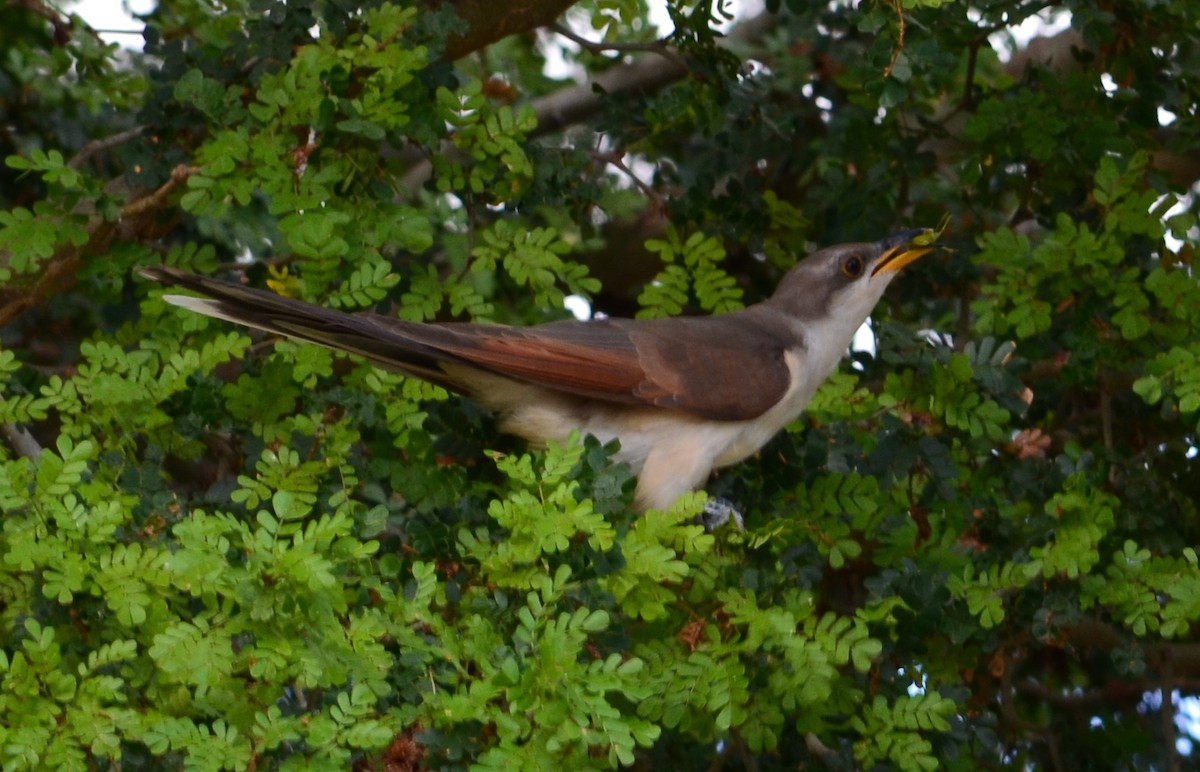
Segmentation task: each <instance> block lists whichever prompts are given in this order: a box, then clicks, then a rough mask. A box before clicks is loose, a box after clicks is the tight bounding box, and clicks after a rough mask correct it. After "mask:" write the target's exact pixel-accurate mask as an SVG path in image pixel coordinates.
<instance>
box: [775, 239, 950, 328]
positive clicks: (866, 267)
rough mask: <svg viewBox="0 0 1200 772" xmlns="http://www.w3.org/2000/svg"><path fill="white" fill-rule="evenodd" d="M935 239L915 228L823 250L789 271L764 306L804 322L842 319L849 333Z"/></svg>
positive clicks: (927, 250) (929, 248) (930, 248)
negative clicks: (873, 239) (875, 239)
mask: <svg viewBox="0 0 1200 772" xmlns="http://www.w3.org/2000/svg"><path fill="white" fill-rule="evenodd" d="M936 237H937V234H936V233H935V232H934V231H932V230H929V229H926V228H918V229H914V230H908V231H904V232H902V233H897V234H896V235H894V236H889V237H888V238H886V239H883V240H881V241H875V242H864V243H861V244H838V245H837V246H832V247H827V248H825V249H822V250H821V251H819V252H814V253H813V254H811V255H809V256H808V257H807V258H805V259H804V260H801V261H800V262H799V263H797V264H796V265H795V267H793V268H792V270H790V271H788V274H787V275H786V276H785V277H784V278H783V281H782V282H780V283H779V287H778V289H776V290H775V294H774V295H772V296H771V299H770V300H769V301H767V302H768V303H770V304H771V305H773V306H775V307H777V308H779V309H781V310H783V311H785V312H786V313H788V314H789V315H791V316H794V317H797V318H798V319H800V320H801V321H804V322H813V321H817V320H825V321H829V320H831V319H832V318H834V317H837V318H838V319H845V325H846V326H849V327H850V332H851V334H853V331H854V330H856V329H858V327H859V325H861V324H862V323H863V321H864V320H865V319H866V318H867V316H868V315H869V314H870V313H871V310H872V309H873V308H875V304H876V303H878V302H879V298H880V297H882V296H883V291H884V290H885V289H887V286H888V284H890V283H891V282H892V279H894V278H895V277H896V276H897V274H899V272H900V269H901V268H903V267H904V266H906V265H908V264H909V263H911V262H913V261H914V260H917V259H918V258H920V257H921V256H923V255H925V254H927V253H928V252H930V251H931V250H932V249H933V247H931V246H929V245H930V244H931V243H932V242H933V240H934V239H936Z"/></svg>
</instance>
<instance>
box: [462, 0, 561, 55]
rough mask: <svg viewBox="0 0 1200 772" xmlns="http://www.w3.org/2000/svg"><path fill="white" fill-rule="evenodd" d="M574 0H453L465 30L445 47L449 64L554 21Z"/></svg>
mask: <svg viewBox="0 0 1200 772" xmlns="http://www.w3.org/2000/svg"><path fill="white" fill-rule="evenodd" d="M576 1H577V0H508V2H504V3H497V2H495V0H452V4H453V6H454V9H455V11H457V13H458V16H459V18H461V19H462V20H463V21H465V22H466V23H467V31H466V32H464V33H463V34H461V35H458V36H456V37H453V38H451V39H450V40H449V42H448V43H447V44H446V51H445V58H446V59H447V60H448V61H454V60H456V59H461V58H462V57H464V56H466V55H467V54H469V53H471V52H472V51H478V50H479V49H481V48H483V47H484V46H487V45H490V44H492V43H495V42H496V41H497V40H503V39H504V38H506V37H508V36H509V35H516V34H519V33H521V32H528V31H530V30H533V29H537V28H538V27H545V26H546V25H548V24H551V23H553V22H554V20H555V19H557V18H558V17H559V16H561V15H562V13H563V11H565V10H567V9H568V8H570V7H571V6H572V5H574V4H575V3H576Z"/></svg>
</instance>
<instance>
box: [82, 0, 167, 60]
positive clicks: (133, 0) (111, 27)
mask: <svg viewBox="0 0 1200 772" xmlns="http://www.w3.org/2000/svg"><path fill="white" fill-rule="evenodd" d="M157 6H158V2H157V0H122V1H121V2H115V0H80V2H78V3H74V4H69V5H67V10H69V11H70V12H72V13H77V14H79V15H80V16H81V17H82V18H83V20H84V21H85V22H87V24H88V26H89V27H91V28H92V29H94V30H97V31H98V32H99V33H100V37H101V38H102V39H103V40H104V42H105V43H116V44H117V45H119V46H120V47H121V48H128V49H131V50H135V51H140V50H142V30H143V29H145V26H146V25H144V24H142V22H140V21H138V20H137V19H135V18H133V14H135V13H138V14H147V13H150V12H151V11H153V10H154V9H155V8H156V7H157Z"/></svg>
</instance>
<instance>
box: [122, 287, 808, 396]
mask: <svg viewBox="0 0 1200 772" xmlns="http://www.w3.org/2000/svg"><path fill="white" fill-rule="evenodd" d="M141 273H142V275H143V276H145V277H147V278H150V279H153V280H155V281H158V282H161V283H164V284H169V285H175V286H179V287H183V288H186V289H189V290H192V291H195V292H197V293H199V294H201V295H202V296H203V297H202V298H177V299H175V301H174V302H177V303H179V304H180V305H183V306H185V307H187V308H190V309H192V310H194V311H198V312H200V313H204V314H207V315H209V316H215V317H217V318H221V319H226V320H229V321H232V322H237V323H239V324H244V325H247V326H250V327H255V328H258V329H262V330H267V331H269V332H274V333H278V334H281V335H286V336H289V337H293V338H298V339H300V340H305V341H309V342H311V343H317V344H319V345H323V346H328V347H330V348H335V349H340V350H344V351H349V352H352V353H356V354H360V355H362V356H364V357H367V358H368V359H370V360H372V361H374V362H375V363H377V364H379V365H381V366H383V367H387V368H390V369H395V370H399V371H401V372H405V373H409V374H411V375H415V376H417V377H420V378H423V379H425V380H429V381H431V382H434V383H437V384H440V385H442V386H445V387H447V388H450V389H453V390H455V391H463V392H467V393H471V392H472V391H473V390H474V389H473V385H472V383H471V382H470V379H469V377H464V376H462V375H461V374H460V373H457V372H456V375H454V376H451V375H450V374H449V373H447V371H446V370H445V369H443V367H442V364H443V363H448V362H453V363H457V364H459V365H466V366H468V368H478V369H480V370H483V371H486V372H490V373H493V374H496V375H501V376H504V377H506V378H511V379H513V380H517V381H522V382H525V383H529V384H533V385H536V386H540V387H543V388H546V389H549V390H552V391H557V392H562V393H566V394H572V395H575V396H579V397H585V398H590V399H596V400H602V401H605V402H611V403H617V404H625V405H631V406H638V405H655V406H660V407H665V408H671V409H675V410H680V411H682V412H685V413H691V414H694V415H697V416H702V417H705V418H711V419H717V420H744V419H750V418H755V417H757V416H759V415H761V414H762V413H764V412H766V410H768V409H769V408H770V407H771V406H773V405H774V404H776V403H777V402H778V401H779V400H780V399H781V398H782V397H783V395H784V393H785V392H786V391H787V389H788V386H789V385H790V373H789V371H788V368H787V364H786V363H785V361H784V358H783V353H784V350H785V346H786V343H785V342H784V341H782V340H778V339H777V338H776V337H775V336H774V335H772V334H771V333H770V332H769V330H770V329H771V327H770V325H762V324H760V322H759V318H758V314H756V312H755V310H754V309H751V310H748V311H745V312H740V313H734V314H728V315H725V316H720V317H696V318H688V319H661V320H644V321H632V320H624V319H618V320H599V321H591V322H553V323H550V324H543V325H537V326H534V327H505V326H501V325H488V324H465V323H451V324H419V323H414V322H406V321H402V320H398V319H392V318H389V317H384V316H379V315H377V314H369V313H364V314H347V313H344V312H341V311H335V310H332V309H328V308H323V307H320V306H315V305H312V304H309V303H304V302H301V301H298V300H293V299H291V298H285V297H282V296H279V295H275V294H273V293H270V292H263V291H261V290H255V289H250V288H248V287H242V286H239V285H236V284H230V283H227V282H223V281H218V280H215V279H207V278H204V277H199V276H195V275H192V274H188V273H185V272H183V271H178V270H176V269H172V268H165V267H159V268H146V269H142V270H141Z"/></svg>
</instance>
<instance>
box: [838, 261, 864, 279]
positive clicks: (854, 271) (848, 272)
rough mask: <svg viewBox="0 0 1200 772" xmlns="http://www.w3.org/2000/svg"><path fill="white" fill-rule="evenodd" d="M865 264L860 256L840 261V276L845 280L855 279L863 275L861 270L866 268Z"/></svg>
mask: <svg viewBox="0 0 1200 772" xmlns="http://www.w3.org/2000/svg"><path fill="white" fill-rule="evenodd" d="M866 265H867V264H866V262H865V261H864V260H863V259H862V257H861V256H860V255H850V257H847V258H846V259H845V260H843V261H842V276H845V277H846V278H847V279H857V278H858V277H859V276H862V275H863V268H865V267H866Z"/></svg>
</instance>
